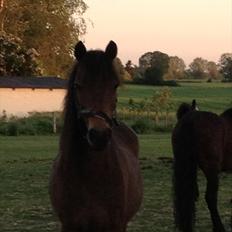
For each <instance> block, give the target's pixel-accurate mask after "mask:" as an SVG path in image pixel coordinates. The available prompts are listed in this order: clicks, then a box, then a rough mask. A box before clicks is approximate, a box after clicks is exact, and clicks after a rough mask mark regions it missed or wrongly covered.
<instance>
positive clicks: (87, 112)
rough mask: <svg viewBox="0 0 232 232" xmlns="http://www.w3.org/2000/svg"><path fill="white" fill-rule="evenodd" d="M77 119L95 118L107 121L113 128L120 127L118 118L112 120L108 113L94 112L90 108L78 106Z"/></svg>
mask: <svg viewBox="0 0 232 232" xmlns="http://www.w3.org/2000/svg"><path fill="white" fill-rule="evenodd" d="M76 108H77V118H78V119H80V118H82V117H86V118H89V117H95V118H99V119H101V120H103V121H105V122H106V123H107V124H108V125H109V126H110V127H111V128H112V127H113V126H114V125H118V122H117V119H116V116H113V117H112V118H110V117H109V116H108V115H107V114H106V113H104V112H102V111H94V110H91V109H88V108H85V107H83V106H80V105H77V106H76Z"/></svg>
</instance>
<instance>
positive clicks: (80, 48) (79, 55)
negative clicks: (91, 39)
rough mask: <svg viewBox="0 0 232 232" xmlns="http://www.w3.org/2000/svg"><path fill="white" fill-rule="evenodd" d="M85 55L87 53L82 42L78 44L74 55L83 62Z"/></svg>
mask: <svg viewBox="0 0 232 232" xmlns="http://www.w3.org/2000/svg"><path fill="white" fill-rule="evenodd" d="M85 53H86V47H85V45H84V44H83V43H82V41H79V42H78V43H77V44H76V46H75V50H74V55H75V57H76V59H77V60H81V58H82V57H83V56H84V55H85Z"/></svg>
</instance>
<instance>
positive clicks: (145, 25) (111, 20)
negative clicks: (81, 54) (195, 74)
mask: <svg viewBox="0 0 232 232" xmlns="http://www.w3.org/2000/svg"><path fill="white" fill-rule="evenodd" d="M85 2H86V3H87V5H88V6H89V9H88V10H87V13H86V14H85V17H86V18H89V19H91V20H92V21H93V24H94V26H93V27H92V26H91V24H89V26H88V29H87V34H86V35H85V36H83V40H84V41H85V44H86V46H87V48H91V49H95V48H101V49H104V48H105V46H106V45H107V43H108V41H109V40H114V41H115V42H116V43H117V45H118V49H119V54H118V56H119V58H120V59H121V60H122V62H123V63H124V64H125V63H126V62H127V61H128V60H132V61H133V62H134V63H135V64H137V63H138V59H139V57H140V56H141V55H142V54H144V53H145V52H148V51H151V52H152V51H156V50H158V51H161V52H164V53H167V54H168V55H170V56H173V55H177V56H179V57H181V58H183V59H184V61H185V62H186V64H189V63H190V62H191V61H192V60H193V59H194V58H196V57H202V58H205V59H207V60H212V61H215V62H217V61H218V60H219V58H220V55H221V54H222V53H225V52H232V0H143V1H140V0H85Z"/></svg>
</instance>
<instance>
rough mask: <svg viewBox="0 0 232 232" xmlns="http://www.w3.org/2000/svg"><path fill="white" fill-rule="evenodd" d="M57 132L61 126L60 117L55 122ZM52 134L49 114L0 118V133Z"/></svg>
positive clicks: (14, 134) (10, 134) (11, 134)
mask: <svg viewBox="0 0 232 232" xmlns="http://www.w3.org/2000/svg"><path fill="white" fill-rule="evenodd" d="M57 124H58V125H57V129H58V130H57V132H58V133H59V132H60V130H61V127H62V123H61V120H60V118H58V122H57ZM50 134H53V118H52V117H51V116H49V115H43V114H38V115H36V114H35V115H31V116H29V117H27V118H17V117H11V118H9V119H8V118H3V117H2V118H0V135H7V136H18V135H50Z"/></svg>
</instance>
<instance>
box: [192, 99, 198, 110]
mask: <svg viewBox="0 0 232 232" xmlns="http://www.w3.org/2000/svg"><path fill="white" fill-rule="evenodd" d="M191 108H192V109H193V110H198V107H197V102H196V100H195V99H193V101H192V106H191Z"/></svg>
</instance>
